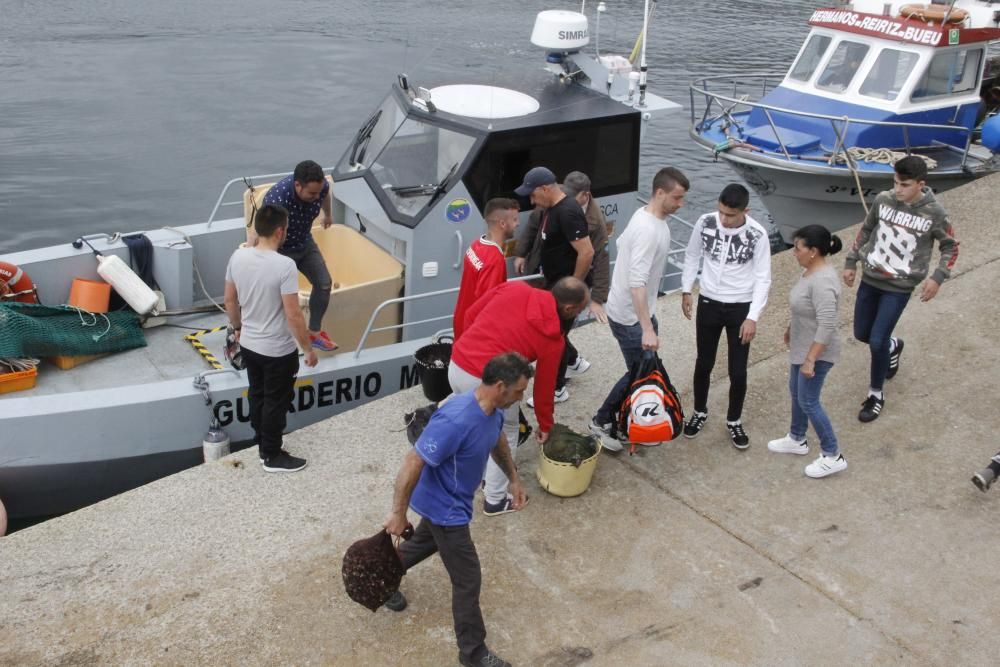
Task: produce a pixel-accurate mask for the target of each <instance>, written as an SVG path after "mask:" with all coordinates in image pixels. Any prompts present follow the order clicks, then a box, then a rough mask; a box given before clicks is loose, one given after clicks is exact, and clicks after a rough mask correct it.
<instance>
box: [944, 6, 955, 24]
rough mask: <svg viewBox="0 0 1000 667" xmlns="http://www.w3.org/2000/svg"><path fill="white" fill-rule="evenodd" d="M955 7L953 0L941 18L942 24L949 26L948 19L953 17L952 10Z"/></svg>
mask: <svg viewBox="0 0 1000 667" xmlns="http://www.w3.org/2000/svg"><path fill="white" fill-rule="evenodd" d="M953 9H955V0H951V4H949V5H948V9H947V10H946V11H945V13H944V18H943V19H941V25H942V26H947V25H948V19H949V18H951V11H952V10H953Z"/></svg>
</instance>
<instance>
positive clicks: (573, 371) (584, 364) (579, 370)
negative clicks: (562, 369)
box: [566, 356, 590, 380]
mask: <svg viewBox="0 0 1000 667" xmlns="http://www.w3.org/2000/svg"><path fill="white" fill-rule="evenodd" d="M588 370H590V362H589V361H587V360H586V359H584V358H583V357H581V356H577V358H576V363H575V364H572V365H570V366H567V367H566V379H567V380H568V379H569V378H575V377H576V376H577V375H583V374H584V373H586V372H587V371H588Z"/></svg>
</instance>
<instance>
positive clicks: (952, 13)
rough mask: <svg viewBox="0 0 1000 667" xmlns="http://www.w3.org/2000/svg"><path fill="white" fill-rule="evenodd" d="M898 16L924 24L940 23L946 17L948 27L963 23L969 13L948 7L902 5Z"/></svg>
mask: <svg viewBox="0 0 1000 667" xmlns="http://www.w3.org/2000/svg"><path fill="white" fill-rule="evenodd" d="M899 15H900V16H902V17H903V18H904V19H914V20H917V21H923V22H924V23H941V22H942V21H944V17H945V16H947V17H948V24H949V25H951V24H959V23H965V19H967V18H969V12H967V11H965V10H964V9H960V8H958V7H950V6H948V5H903V6H902V7H900V8H899Z"/></svg>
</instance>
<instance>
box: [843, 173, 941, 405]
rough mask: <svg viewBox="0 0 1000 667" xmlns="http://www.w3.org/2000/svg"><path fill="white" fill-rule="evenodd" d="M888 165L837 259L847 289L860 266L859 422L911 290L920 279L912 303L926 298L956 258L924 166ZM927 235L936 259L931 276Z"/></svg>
mask: <svg viewBox="0 0 1000 667" xmlns="http://www.w3.org/2000/svg"><path fill="white" fill-rule="evenodd" d="M893 169H894V170H895V172H896V173H895V176H894V177H893V181H894V187H893V189H892V190H886V191H885V192H882V193H879V195H878V196H877V197H875V201H874V202H873V203H872V207H871V209H870V210H869V211H868V216H867V217H866V218H865V222H864V224H863V225H862V226H861V231H859V232H858V236H857V238H856V239H855V240H854V245H853V246H852V247H851V250H850V251H849V252H848V253H847V260H846V262H845V264H844V274H843V279H844V284H845V285H847V286H848V287H852V286H853V285H854V278H855V274H856V269H857V264H858V261H859V260H860V261H861V263H862V274H861V285H860V286H859V287H858V296H857V300H856V301H855V304H854V337H855V338H857V339H858V340H859V341H861V342H862V343H868V347H869V349H870V350H871V356H872V363H871V384H870V385H869V388H868V396H867V397H866V398H865V400H864V402H863V403H862V404H861V411H860V412H859V413H858V419H859V420H860V421H862V422H871V421H874V420H876V419H878V416H879V413H880V412H881V411H882V407H883V406H884V405H885V396H884V395H883V394H882V385H883V383H884V382H885V380H887V379H890V378H892V377H893V376H894V375H895V374H896V371H897V370H899V357H900V355H901V354H902V352H903V339H901V338H893V337H892V330H893V329H894V328H895V326H896V323H897V322H898V321H899V317H900V316H901V315H902V314H903V309H904V308H906V304H907V302H908V301H909V300H910V296H911V295H912V294H913V291H914V289H916V287H917V285H919V284H920V282H921V281H923V283H924V286H923V288H922V289H921V292H920V300H921V301H930V300H931V299H933V298H934V297H935V296H936V295H937V292H938V289H939V288H940V287H941V283H943V282H944V281H945V280H946V279H948V277H949V276H950V275H951V269H952V267H954V266H955V260H956V259H958V241H957V240H955V235H954V232H953V231H952V227H951V223H950V222H948V214H947V213H945V210H944V209H943V208H942V207H941V205H940V204H938V203H937V200H936V199H935V198H934V193H933V192H932V191H931V189H930V188H929V187H927V185H926V179H927V164H926V163H925V162H924V161H923V159H921V158H919V157H917V156H915V155H909V156H907V157H904V158H903V159H901V160H899V161H898V162H896V164H895V165H894V167H893ZM935 240H937V243H938V247H939V248H940V250H941V257H940V259H939V260H938V265H937V268H936V269H934V271H933V273H931V272H930V264H931V252H932V251H933V250H934V241H935ZM928 274H930V275H928ZM925 279H926V280H925Z"/></svg>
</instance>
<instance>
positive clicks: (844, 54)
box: [816, 39, 868, 93]
mask: <svg viewBox="0 0 1000 667" xmlns="http://www.w3.org/2000/svg"><path fill="white" fill-rule="evenodd" d="M867 54H868V45H867V44H862V43H861V42H852V41H849V40H846V39H845V40H843V41H841V42H840V43H839V44H837V48H836V49H834V51H833V55H832V56H830V62H828V63H827V64H826V69H824V70H823V73H822V74H821V75H820V77H819V80H818V81H817V82H816V87H817V88H822V89H823V90H829V91H831V92H835V93H842V92H844V91H845V90H847V88H848V87H849V86H850V85H851V81H853V80H854V75H855V74H857V72H858V68H859V67H860V66H861V62H862V61H863V60H864V59H865V56H866V55H867Z"/></svg>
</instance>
